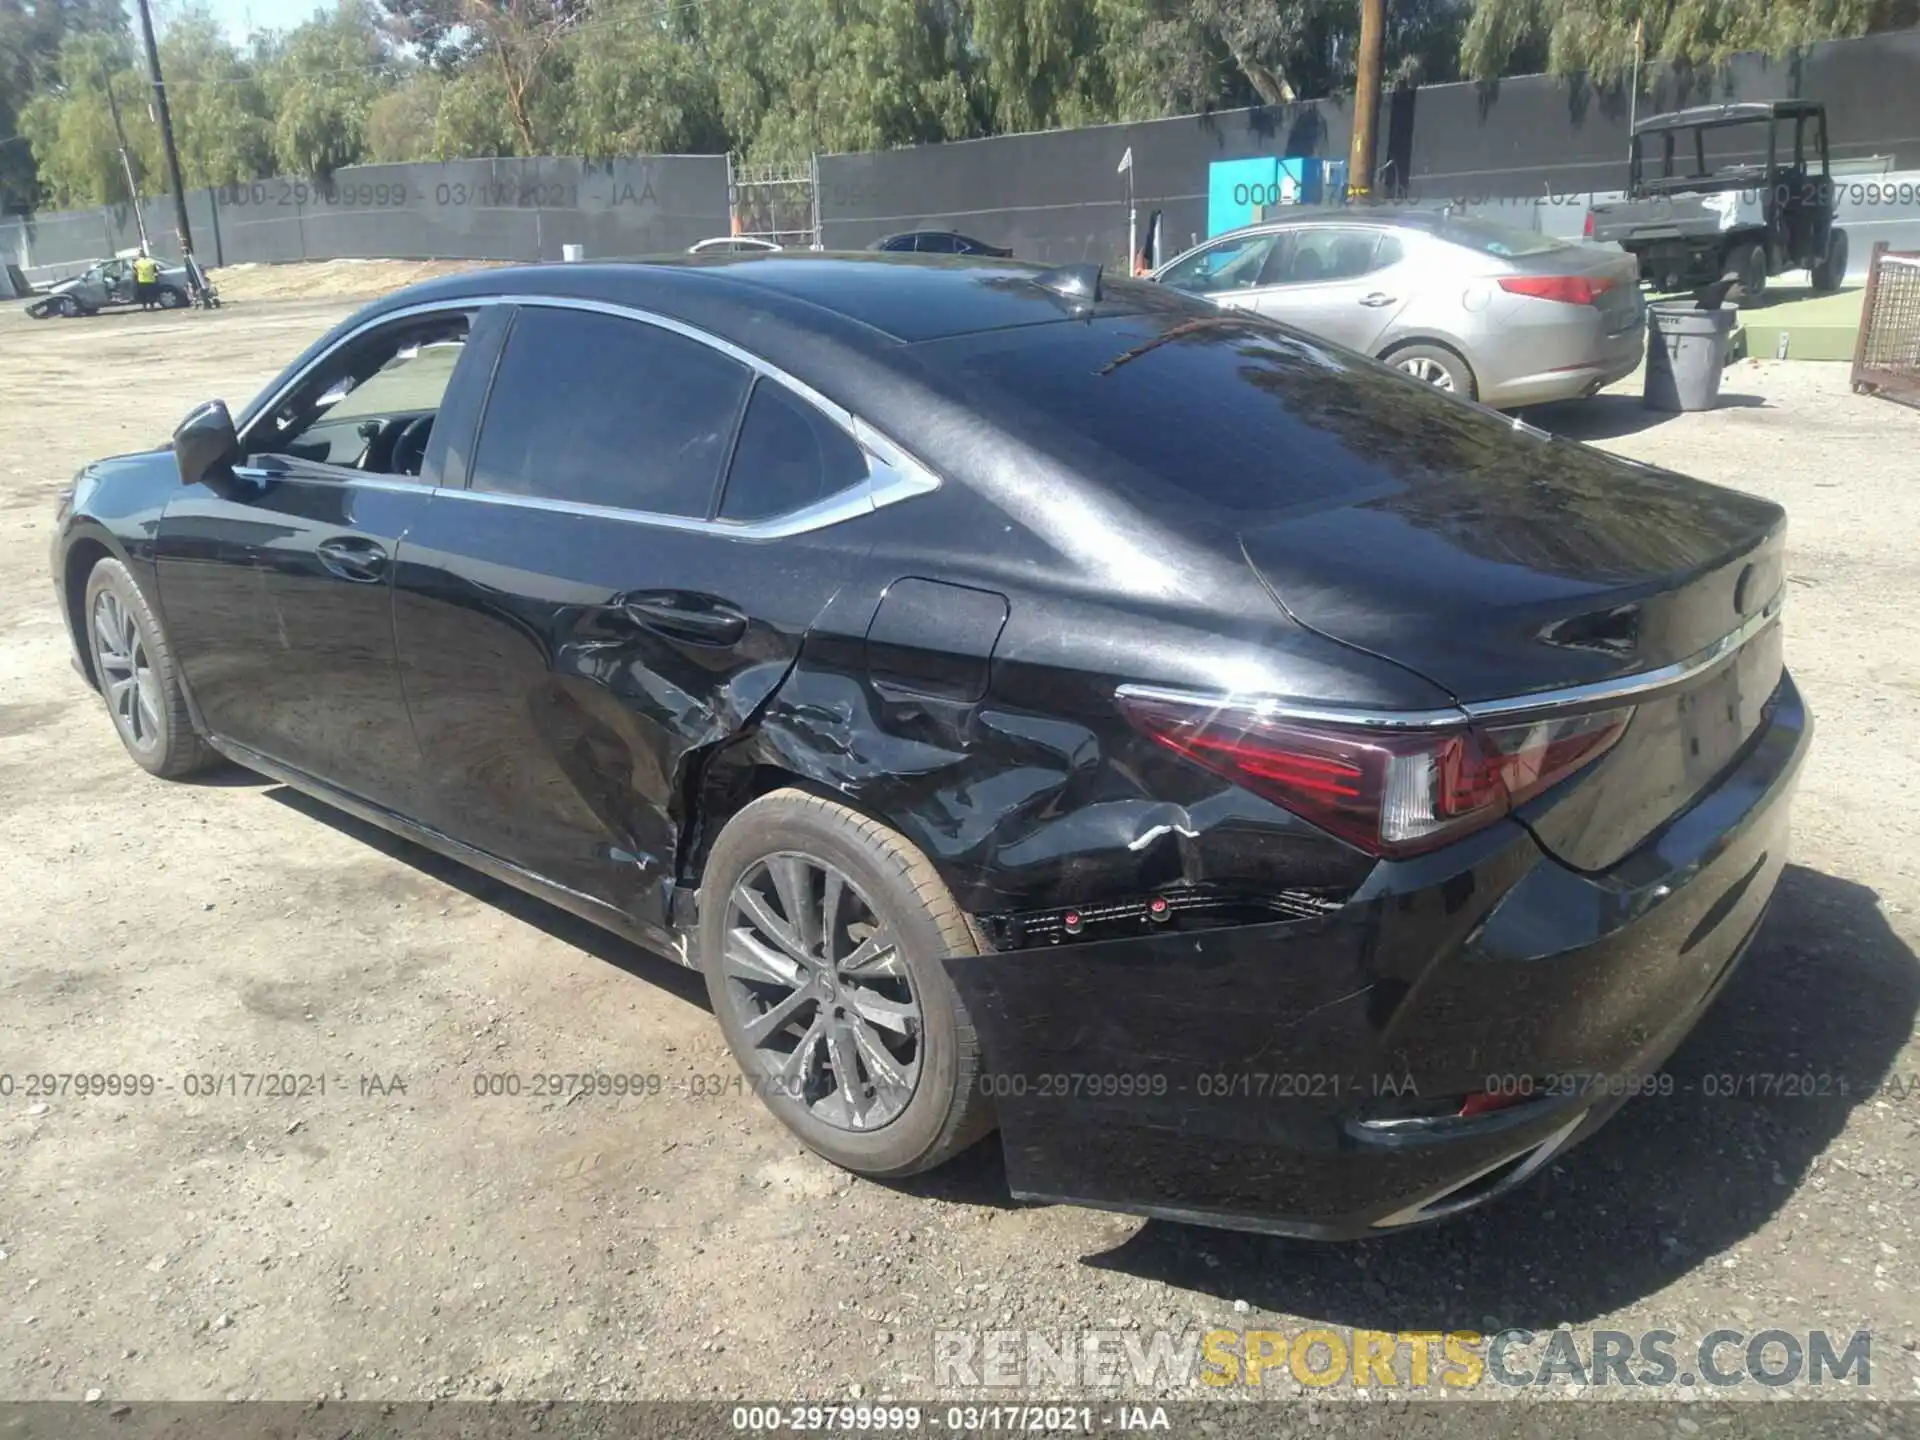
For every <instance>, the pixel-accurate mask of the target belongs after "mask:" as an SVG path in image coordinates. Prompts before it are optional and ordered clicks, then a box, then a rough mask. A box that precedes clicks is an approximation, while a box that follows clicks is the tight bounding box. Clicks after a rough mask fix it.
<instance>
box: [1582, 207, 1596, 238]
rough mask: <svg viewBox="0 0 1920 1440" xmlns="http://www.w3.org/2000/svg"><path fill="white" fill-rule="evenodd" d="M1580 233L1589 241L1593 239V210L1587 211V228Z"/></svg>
mask: <svg viewBox="0 0 1920 1440" xmlns="http://www.w3.org/2000/svg"><path fill="white" fill-rule="evenodd" d="M1580 233H1581V234H1582V235H1584V236H1586V237H1587V239H1589V240H1591V239H1592V238H1593V212H1592V211H1591V210H1589V211H1587V224H1586V228H1585V229H1583V230H1582V231H1581V232H1580Z"/></svg>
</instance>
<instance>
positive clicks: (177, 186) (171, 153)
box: [136, 0, 200, 290]
mask: <svg viewBox="0 0 1920 1440" xmlns="http://www.w3.org/2000/svg"><path fill="white" fill-rule="evenodd" d="M136 3H137V4H138V5H139V7H140V38H141V39H142V40H143V41H145V42H146V47H147V73H148V74H150V75H152V76H153V118H154V119H155V120H156V121H157V122H159V125H160V145H161V148H162V149H164V150H165V151H166V152H167V180H168V182H169V183H170V184H171V185H172V186H173V220H174V224H175V226H176V227H177V228H178V230H179V232H180V260H181V263H183V264H184V265H185V266H186V267H187V276H188V278H189V280H191V281H193V288H194V289H195V290H198V289H199V288H200V286H199V283H198V280H197V278H196V277H197V276H198V274H199V270H200V267H199V266H198V265H196V264H194V260H193V229H192V227H191V226H189V225H188V223H187V187H186V185H185V184H184V183H183V182H182V180H181V178H180V151H179V150H178V148H176V147H175V145H174V143H173V113H172V112H171V111H170V110H168V109H167V82H166V81H165V80H163V79H161V78H160V49H159V47H158V46H156V45H155V44H154V43H153V11H152V10H151V9H149V8H148V4H147V0H136Z"/></svg>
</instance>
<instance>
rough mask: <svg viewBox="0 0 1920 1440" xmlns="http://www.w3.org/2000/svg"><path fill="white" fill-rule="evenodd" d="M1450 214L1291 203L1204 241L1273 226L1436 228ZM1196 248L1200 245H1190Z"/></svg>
mask: <svg viewBox="0 0 1920 1440" xmlns="http://www.w3.org/2000/svg"><path fill="white" fill-rule="evenodd" d="M1458 218H1462V217H1458V216H1454V217H1450V216H1447V215H1445V214H1443V213H1442V212H1441V211H1438V210H1419V209H1415V208H1414V207H1412V206H1410V205H1289V206H1288V207H1287V213H1286V214H1285V215H1269V216H1268V217H1267V218H1266V219H1264V220H1256V221H1254V222H1253V223H1252V224H1251V225H1241V226H1239V227H1237V228H1236V229H1232V230H1222V231H1221V232H1220V233H1219V234H1218V235H1209V236H1208V237H1207V238H1206V239H1205V240H1203V241H1201V242H1200V244H1202V245H1210V244H1212V243H1213V242H1214V241H1216V240H1225V239H1227V238H1228V237H1230V236H1234V235H1261V234H1265V233H1267V232H1268V231H1272V230H1287V229H1291V228H1293V227H1294V226H1298V225H1382V226H1392V227H1398V228H1400V229H1406V230H1429V231H1437V230H1439V229H1440V227H1441V226H1442V225H1444V224H1446V223H1447V221H1448V220H1449V219H1458ZM1191 248H1195V249H1197V248H1198V246H1195V247H1191Z"/></svg>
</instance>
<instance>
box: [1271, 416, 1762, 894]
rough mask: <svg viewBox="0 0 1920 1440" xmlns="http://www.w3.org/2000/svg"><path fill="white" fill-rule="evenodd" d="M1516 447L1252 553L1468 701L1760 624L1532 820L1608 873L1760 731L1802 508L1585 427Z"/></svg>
mask: <svg viewBox="0 0 1920 1440" xmlns="http://www.w3.org/2000/svg"><path fill="white" fill-rule="evenodd" d="M1502 438H1503V439H1505V438H1506V437H1502ZM1513 440H1514V441H1515V442H1517V443H1512V444H1510V445H1506V446H1503V447H1502V448H1501V450H1499V451H1494V450H1491V449H1490V450H1489V451H1488V452H1487V455H1486V457H1485V463H1482V464H1480V465H1478V466H1475V465H1472V464H1464V465H1461V466H1459V468H1457V469H1454V468H1450V469H1448V470H1446V471H1443V472H1442V471H1432V470H1430V471H1427V472H1425V473H1420V474H1417V478H1416V476H1415V472H1407V471H1402V472H1401V474H1400V476H1399V477H1398V478H1399V479H1400V480H1401V481H1402V483H1400V484H1397V485H1394V486H1391V487H1387V488H1383V489H1380V490H1376V491H1375V492H1374V493H1373V494H1371V495H1370V496H1368V497H1366V498H1363V499H1356V500H1355V501H1354V502H1352V503H1349V504H1344V505H1332V506H1325V507H1321V508H1317V509H1314V510H1312V511H1310V512H1306V513H1299V512H1296V513H1295V514H1293V515H1290V516H1286V517H1283V518H1275V519H1273V520H1270V521H1268V522H1267V523H1262V524H1255V525H1251V526H1249V527H1247V528H1246V529H1244V530H1243V531H1242V532H1241V543H1242V548H1243V549H1244V551H1245V553H1246V556H1247V559H1248V561H1249V563H1250V564H1251V565H1252V566H1253V568H1254V570H1255V571H1256V572H1257V573H1258V574H1259V576H1260V578H1261V579H1262V580H1263V581H1264V582H1265V584H1266V585H1267V587H1268V589H1269V590H1270V591H1272V593H1273V594H1274V596H1275V597H1276V598H1277V599H1278V600H1279V602H1280V603H1281V604H1282V606H1284V607H1285V609H1286V610H1287V611H1288V612H1289V613H1290V614H1291V615H1292V616H1293V617H1294V618H1295V619H1297V620H1299V621H1300V622H1301V623H1302V624H1304V625H1306V626H1308V627H1310V628H1312V629H1314V630H1317V631H1319V632H1321V633H1322V634H1325V635H1327V636H1329V637H1330V638H1332V639H1335V640H1339V641H1342V642H1344V643H1346V644H1349V645H1352V646H1355V647H1356V648H1358V649H1361V650H1365V651H1368V652H1370V653H1372V654H1375V655H1378V656H1381V657H1383V658H1386V659H1389V660H1393V661H1395V662H1397V663H1399V664H1401V665H1403V666H1405V667H1406V668H1408V669H1410V670H1413V671H1415V672H1417V673H1418V674H1420V675H1422V676H1424V677H1426V678H1427V679H1429V680H1431V681H1433V682H1434V683H1435V684H1437V685H1439V686H1441V687H1442V688H1444V689H1446V690H1448V691H1449V692H1451V693H1452V694H1453V695H1454V697H1455V698H1456V699H1457V700H1459V701H1460V702H1461V703H1462V704H1465V705H1473V704H1476V703H1479V704H1484V703H1486V702H1490V701H1502V700H1511V699H1514V698H1517V697H1521V696H1527V695H1533V694H1543V698H1544V692H1552V691H1557V690H1561V689H1565V688H1567V687H1572V686H1581V685H1593V684H1600V683H1604V682H1621V681H1626V680H1629V679H1630V678H1632V677H1639V676H1643V675H1646V674H1647V673H1648V672H1657V671H1661V670H1664V669H1666V668H1668V667H1685V666H1686V664H1687V662H1690V661H1697V660H1698V659H1699V658H1700V657H1702V656H1703V654H1705V653H1708V652H1711V651H1712V649H1713V647H1715V646H1717V645H1720V644H1721V643H1722V642H1724V641H1726V639H1727V637H1728V636H1729V635H1732V634H1735V633H1736V632H1739V631H1741V630H1742V628H1743V627H1749V626H1751V627H1757V628H1758V633H1757V634H1755V635H1754V636H1753V637H1752V638H1751V639H1749V640H1748V641H1747V643H1745V644H1744V645H1742V646H1741V647H1740V649H1739V650H1738V652H1737V653H1736V654H1735V655H1734V656H1733V658H1731V659H1726V658H1722V659H1720V660H1719V661H1718V662H1717V663H1715V664H1713V665H1711V666H1708V667H1705V668H1702V669H1700V670H1699V671H1698V672H1697V673H1692V674H1689V675H1687V676H1686V678H1685V679H1683V680H1680V681H1677V682H1673V683H1669V684H1667V685H1665V686H1663V687H1660V688H1657V689H1654V690H1651V691H1648V692H1647V693H1645V694H1642V695H1639V696H1636V697H1634V699H1633V700H1632V702H1631V703H1633V704H1634V705H1635V706H1636V709H1635V714H1634V718H1633V720H1632V722H1631V723H1630V724H1629V726H1628V728H1627V732H1626V734H1625V736H1624V737H1623V738H1622V740H1621V741H1620V743H1619V744H1618V745H1616V746H1615V747H1614V748H1613V750H1611V751H1609V752H1608V754H1607V755H1606V756H1605V757H1604V758H1603V759H1602V760H1601V761H1600V762H1599V763H1598V764H1597V765H1596V766H1594V767H1592V768H1591V769H1590V770H1588V771H1583V772H1581V775H1580V777H1579V778H1578V779H1577V780H1576V781H1574V782H1571V783H1569V784H1564V785H1562V786H1560V787H1558V788H1557V789H1556V790H1554V791H1552V792H1549V794H1547V795H1546V796H1543V797H1541V799H1540V800H1539V801H1537V802H1535V804H1534V805H1533V806H1531V807H1529V812H1530V813H1528V814H1525V815H1523V816H1522V818H1523V819H1526V820H1527V821H1528V823H1530V824H1532V825H1533V827H1534V831H1535V834H1536V835H1537V836H1538V837H1539V838H1540V839H1541V842H1542V844H1543V845H1545V846H1546V847H1547V848H1548V849H1549V850H1550V851H1552V852H1553V853H1554V854H1556V855H1558V856H1559V857H1560V858H1561V859H1563V860H1565V861H1567V862H1568V863H1569V864H1573V865H1575V866H1577V867H1578V868H1581V869H1598V868H1603V867H1605V866H1607V865H1610V864H1612V863H1613V862H1614V861H1615V860H1617V859H1618V858H1619V857H1620V856H1622V855H1624V854H1625V853H1627V851H1629V850H1631V849H1632V848H1633V847H1634V846H1635V845H1637V844H1638V843H1639V842H1640V841H1641V840H1642V839H1644V838H1645V837H1646V835H1648V834H1649V833H1651V831H1652V830H1654V829H1655V828H1657V827H1658V826H1659V825H1660V824H1661V823H1662V822H1663V821H1664V820H1666V819H1667V818H1669V817H1670V816H1672V815H1673V814H1675V813H1677V812H1678V811H1679V810H1680V809H1682V808H1684V807H1685V806H1686V804H1687V803H1688V802H1689V801H1691V800H1692V799H1693V798H1694V796H1695V795H1697V794H1698V793H1699V792H1700V791H1701V790H1702V789H1703V788H1704V787H1705V786H1706V785H1708V784H1709V783H1710V782H1711V781H1712V779H1713V778H1714V776H1716V775H1717V774H1719V773H1720V772H1721V771H1722V770H1723V769H1724V768H1725V767H1726V766H1727V765H1728V764H1730V763H1731V762H1732V761H1733V760H1734V759H1735V758H1736V757H1737V756H1738V754H1739V752H1740V750H1741V749H1742V747H1743V746H1744V744H1745V742H1746V740H1747V739H1748V737H1749V736H1751V735H1752V734H1753V732H1754V730H1755V729H1756V728H1757V727H1758V725H1759V723H1760V720H1761V716H1762V711H1763V707H1764V705H1765V702H1766V701H1767V699H1768V698H1769V697H1770V696H1771V695H1772V693H1773V691H1774V689H1775V687H1776V686H1777V684H1778V682H1779V677H1780V669H1781V663H1780V646H1779V627H1778V626H1777V625H1771V626H1765V625H1763V621H1762V618H1761V617H1762V616H1763V614H1764V612H1765V611H1766V610H1767V608H1768V607H1769V606H1770V605H1772V604H1773V603H1774V602H1775V600H1776V597H1777V596H1778V594H1779V592H1780V589H1781V586H1782V584H1783V582H1784V579H1785V574H1784V568H1783V561H1784V548H1783V541H1784V532H1785V513H1784V512H1783V511H1782V510H1781V509H1780V507H1779V506H1777V505H1774V504H1772V503H1770V502H1768V501H1765V500H1760V499H1757V498H1755V497H1753V496H1749V495H1745V494H1741V493H1739V492H1737V491H1732V490H1724V489H1720V488H1719V487H1716V486H1710V485H1705V484H1702V483H1700V482H1698V481H1694V480H1689V479H1687V478H1685V477H1683V476H1679V475H1673V474H1669V473H1667V472H1664V471H1660V470H1655V469H1652V468H1649V467H1645V466H1640V465H1635V464H1632V463H1630V462H1625V461H1619V460H1615V459H1613V458H1612V457H1610V456H1605V455H1602V454H1600V453H1599V452H1597V451H1592V450H1588V449H1586V448H1585V447H1584V446H1580V445H1576V444H1573V443H1571V442H1567V441H1555V440H1550V439H1539V438H1536V439H1535V441H1534V443H1532V444H1531V445H1529V444H1527V443H1525V441H1524V440H1523V439H1522V438H1521V437H1519V436H1516V437H1513ZM1528 451H1531V455H1532V463H1531V464H1526V465H1518V464H1514V463H1512V460H1513V458H1514V457H1515V456H1517V455H1524V454H1526V453H1527V452H1528ZM1456 458H1457V459H1459V460H1467V459H1468V458H1469V457H1467V456H1466V455H1464V454H1459V455H1457V456H1456ZM1409 480H1411V481H1412V483H1407V482H1408V481H1409ZM1589 782H1590V783H1589Z"/></svg>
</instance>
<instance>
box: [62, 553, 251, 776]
mask: <svg viewBox="0 0 1920 1440" xmlns="http://www.w3.org/2000/svg"><path fill="white" fill-rule="evenodd" d="M85 614H86V621H87V645H88V648H89V651H90V652H91V654H92V657H93V674H94V678H95V680H96V681H98V683H99V686H100V694H101V695H102V696H103V697H104V698H105V700H106V702H107V714H108V715H109V716H111V717H112V719H113V728H114V730H115V731H116V732H117V733H118V734H119V736H120V743H121V744H122V745H124V746H126V747H127V753H128V754H129V755H131V756H132V757H133V760H134V763H135V764H136V765H138V766H139V767H140V768H141V769H143V770H145V771H146V772H147V773H148V774H150V775H158V776H160V777H161V778H162V779H165V780H178V779H181V778H183V777H185V776H188V775H192V774H194V773H195V772H196V771H200V770H205V769H207V768H209V767H210V766H212V765H213V764H215V763H216V762H217V760H218V756H217V755H216V754H215V752H214V751H213V750H212V749H211V748H210V747H209V746H208V745H207V743H206V741H204V740H202V739H201V738H200V736H199V734H198V733H197V732H196V731H195V730H194V728H193V718H192V717H191V716H190V715H189V714H188V713H187V701H186V696H185V694H184V693H183V692H182V690H181V688H180V672H179V670H178V669H177V668H176V667H175V665H174V660H173V652H172V650H170V649H169V648H168V646H167V639H166V634H165V632H164V631H162V630H161V628H160V621H159V618H158V617H157V616H156V615H155V614H154V613H153V609H152V607H151V606H149V605H148V604H147V597H146V596H144V595H142V594H141V593H140V587H139V586H138V585H136V584H135V583H134V579H133V576H132V575H131V574H129V573H128V571H127V567H126V566H125V565H122V564H121V563H120V562H119V561H118V560H111V559H109V560H102V561H101V562H100V563H99V564H97V565H95V566H94V567H93V573H92V574H91V575H90V576H88V577H87V597H86V611H85Z"/></svg>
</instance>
